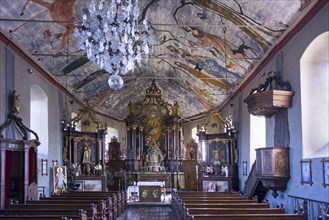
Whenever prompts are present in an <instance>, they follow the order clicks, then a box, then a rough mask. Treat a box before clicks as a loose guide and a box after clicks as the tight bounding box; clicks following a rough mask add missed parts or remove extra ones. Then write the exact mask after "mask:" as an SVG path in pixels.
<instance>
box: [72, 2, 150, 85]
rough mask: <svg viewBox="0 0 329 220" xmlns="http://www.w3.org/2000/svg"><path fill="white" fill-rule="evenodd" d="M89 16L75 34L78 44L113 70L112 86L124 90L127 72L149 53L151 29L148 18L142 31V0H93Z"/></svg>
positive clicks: (101, 64)
mask: <svg viewBox="0 0 329 220" xmlns="http://www.w3.org/2000/svg"><path fill="white" fill-rule="evenodd" d="M89 17H90V18H89V19H88V15H87V14H84V15H83V21H82V24H80V25H77V26H76V29H75V32H74V35H75V36H76V37H77V38H78V47H79V48H81V49H83V50H87V57H88V59H89V60H90V61H92V62H94V63H97V64H98V66H99V67H100V68H101V69H104V70H106V71H107V72H109V73H110V77H109V79H108V83H109V86H110V87H111V88H112V89H113V90H118V89H121V88H122V86H123V79H122V78H121V76H119V73H120V74H126V73H127V72H129V71H131V70H133V69H134V67H135V64H136V63H138V64H140V62H141V60H142V52H144V53H145V54H146V55H148V53H149V44H150V42H151V40H150V39H149V35H148V33H149V28H148V25H147V21H146V19H144V20H143V25H142V30H139V27H138V17H139V8H138V0H112V1H109V0H100V1H99V4H98V5H97V6H96V4H95V0H91V2H90V6H89Z"/></svg>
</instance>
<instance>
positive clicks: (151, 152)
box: [146, 136, 164, 172]
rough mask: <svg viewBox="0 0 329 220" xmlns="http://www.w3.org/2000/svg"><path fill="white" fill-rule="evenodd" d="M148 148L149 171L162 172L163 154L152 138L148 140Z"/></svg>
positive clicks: (149, 137)
mask: <svg viewBox="0 0 329 220" xmlns="http://www.w3.org/2000/svg"><path fill="white" fill-rule="evenodd" d="M146 146H148V147H149V149H148V150H147V155H146V162H147V164H148V167H147V168H148V171H150V172H159V171H162V167H161V163H162V162H163V159H164V157H163V154H162V152H161V150H160V148H159V146H158V144H157V143H156V141H155V140H154V139H152V136H148V137H147V138H146Z"/></svg>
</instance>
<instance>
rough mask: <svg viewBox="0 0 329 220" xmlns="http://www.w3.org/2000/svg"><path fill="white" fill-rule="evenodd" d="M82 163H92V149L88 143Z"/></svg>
mask: <svg viewBox="0 0 329 220" xmlns="http://www.w3.org/2000/svg"><path fill="white" fill-rule="evenodd" d="M82 163H90V149H89V147H88V145H87V144H85V147H84V150H83V160H82Z"/></svg>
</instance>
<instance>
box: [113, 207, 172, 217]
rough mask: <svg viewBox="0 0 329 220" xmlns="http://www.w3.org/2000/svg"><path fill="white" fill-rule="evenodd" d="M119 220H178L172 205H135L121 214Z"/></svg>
mask: <svg viewBox="0 0 329 220" xmlns="http://www.w3.org/2000/svg"><path fill="white" fill-rule="evenodd" d="M118 220H176V218H175V215H174V213H173V211H172V209H171V206H170V205H161V206H155V205H152V206H151V205H148V206H146V205H139V206H137V205H134V206H128V209H127V210H126V211H125V212H124V213H122V214H121V215H120V217H119V218H118Z"/></svg>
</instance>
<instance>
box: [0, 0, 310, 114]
mask: <svg viewBox="0 0 329 220" xmlns="http://www.w3.org/2000/svg"><path fill="white" fill-rule="evenodd" d="M89 3H90V2H89V0H0V22H1V23H0V25H1V32H2V33H4V34H5V35H6V36H8V38H10V39H11V40H12V41H13V42H15V43H16V44H17V45H18V46H19V47H20V48H22V49H23V50H24V51H26V52H27V53H28V55H30V56H31V57H32V58H33V59H34V60H36V61H37V63H38V64H39V65H40V66H41V67H43V68H44V69H45V70H46V71H47V72H48V74H50V75H51V76H52V77H53V78H54V79H56V80H57V81H58V82H59V83H61V84H62V85H63V86H64V87H65V88H68V89H69V90H70V91H71V92H72V93H73V94H74V95H75V96H76V97H78V98H79V99H80V100H81V101H83V102H84V103H87V104H88V105H90V106H92V107H93V108H95V109H96V110H97V111H99V112H102V113H105V114H108V115H110V116H112V117H115V118H118V119H123V118H125V117H126V116H127V105H128V103H129V101H132V102H133V103H134V102H137V101H140V100H142V99H143V98H144V95H145V90H146V88H147V87H148V86H149V85H151V80H152V79H155V80H156V84H157V86H158V87H159V88H160V89H161V90H162V94H163V95H162V98H163V99H164V100H166V101H167V102H169V103H171V104H173V103H174V102H176V101H177V102H178V104H179V105H180V110H181V115H182V117H183V118H189V117H192V116H194V115H198V114H200V113H204V112H206V111H208V110H210V109H214V108H217V107H219V106H220V105H221V104H222V103H223V102H224V101H226V99H228V97H229V96H230V95H231V94H232V92H234V91H235V90H236V89H237V88H238V86H239V85H240V83H241V82H242V81H243V80H244V79H245V78H246V77H248V75H249V74H250V73H251V70H252V69H253V68H254V67H255V66H257V64H259V62H260V60H261V59H262V57H263V56H264V54H266V52H268V50H269V49H270V48H271V45H273V44H275V43H276V41H277V40H278V39H279V38H280V36H281V35H282V34H283V33H284V32H285V31H287V30H288V29H289V27H290V26H291V25H292V24H294V22H295V21H296V20H297V19H298V18H299V17H300V15H301V14H302V11H303V10H305V8H307V7H308V5H309V3H310V0H139V6H140V14H141V15H145V16H146V17H147V21H148V22H149V25H150V27H151V28H152V29H153V34H154V35H153V36H154V38H155V43H154V45H153V47H152V49H151V52H150V54H149V57H148V59H147V60H146V59H143V60H142V64H141V65H140V66H138V67H137V68H135V70H134V71H133V72H130V73H128V74H126V75H124V76H123V79H124V87H123V88H122V89H121V90H117V91H114V90H111V89H110V88H109V86H108V83H107V79H108V77H109V73H107V72H105V71H104V70H102V69H100V68H99V67H98V66H97V65H96V64H94V63H92V62H90V61H88V59H87V57H86V52H85V51H82V50H80V49H79V48H78V47H77V39H74V36H73V34H72V33H73V31H74V28H75V27H74V22H76V21H77V22H79V21H81V20H82V15H83V13H85V12H86V11H87V8H88V6H89Z"/></svg>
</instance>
